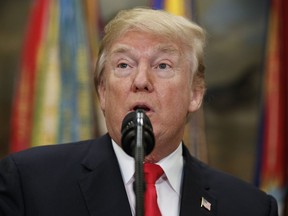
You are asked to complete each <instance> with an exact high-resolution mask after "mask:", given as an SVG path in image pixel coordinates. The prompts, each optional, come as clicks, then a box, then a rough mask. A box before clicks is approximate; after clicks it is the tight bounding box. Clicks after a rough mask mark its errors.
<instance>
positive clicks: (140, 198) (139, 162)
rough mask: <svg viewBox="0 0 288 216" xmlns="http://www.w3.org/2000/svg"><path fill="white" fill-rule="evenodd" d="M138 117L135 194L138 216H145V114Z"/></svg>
mask: <svg viewBox="0 0 288 216" xmlns="http://www.w3.org/2000/svg"><path fill="white" fill-rule="evenodd" d="M136 115H137V136H136V137H137V139H136V147H135V182H134V183H135V185H134V192H135V198H136V216H144V190H145V184H144V174H143V161H144V148H143V118H144V116H143V112H141V111H138V110H137V112H136Z"/></svg>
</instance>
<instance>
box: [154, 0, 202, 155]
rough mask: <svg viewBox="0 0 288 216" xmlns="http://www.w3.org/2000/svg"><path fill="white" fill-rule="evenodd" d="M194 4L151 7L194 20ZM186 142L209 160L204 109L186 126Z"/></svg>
mask: <svg viewBox="0 0 288 216" xmlns="http://www.w3.org/2000/svg"><path fill="white" fill-rule="evenodd" d="M193 3H194V1H191V0H151V1H150V6H151V8H153V9H157V10H165V11H167V12H169V13H172V14H175V15H177V16H183V17H186V18H188V19H190V20H193V19H196V17H195V16H192V15H193V14H192V9H193ZM184 142H185V144H186V146H187V147H188V148H189V150H190V152H191V153H192V154H193V155H194V156H195V157H197V158H199V159H201V160H202V161H207V160H208V159H207V146H206V138H205V132H204V115H203V110H202V108H201V109H200V110H199V111H197V112H196V113H193V114H192V115H191V118H190V119H189V122H188V123H187V125H186V129H185V134H184Z"/></svg>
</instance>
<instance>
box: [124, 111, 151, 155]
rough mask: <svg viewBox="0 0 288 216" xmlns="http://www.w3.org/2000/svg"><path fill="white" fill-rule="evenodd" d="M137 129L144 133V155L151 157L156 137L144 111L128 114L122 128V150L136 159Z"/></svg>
mask: <svg viewBox="0 0 288 216" xmlns="http://www.w3.org/2000/svg"><path fill="white" fill-rule="evenodd" d="M137 129H138V131H139V129H141V130H140V131H142V141H143V142H142V143H143V149H144V155H149V154H150V153H151V152H152V150H153V148H154V145H155V137H154V133H153V127H152V124H151V122H150V119H149V118H148V116H147V115H146V114H145V112H144V111H143V110H142V109H137V110H136V111H134V112H130V113H128V114H127V115H126V116H125V118H124V119H123V122H122V127H121V133H122V138H121V144H122V148H123V150H124V151H125V152H126V153H127V154H128V155H130V156H132V157H135V148H136V142H137Z"/></svg>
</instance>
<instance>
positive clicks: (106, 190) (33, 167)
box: [0, 135, 277, 216]
mask: <svg viewBox="0 0 288 216" xmlns="http://www.w3.org/2000/svg"><path fill="white" fill-rule="evenodd" d="M183 156H184V160H185V165H184V179H183V186H182V198H181V213H180V215H181V216H204V215H206V216H209V215H210V216H216V215H218V216H275V215H277V204H276V202H275V200H274V199H273V198H272V197H271V196H268V195H266V194H265V193H263V192H260V191H259V190H257V189H256V188H254V187H253V186H250V185H248V184H247V183H244V182H243V181H241V180H238V179H236V178H234V177H231V176H229V175H226V174H223V173H221V172H218V171H215V170H213V169H211V168H209V167H208V166H207V165H205V164H203V163H201V162H200V161H198V160H196V159H195V158H193V157H191V155H190V154H189V152H188V150H187V149H186V148H185V147H184V149H183ZM202 197H203V198H204V199H205V200H207V201H208V202H209V203H210V204H211V210H210V211H209V210H207V209H206V208H203V207H201V206H200V205H201V199H202ZM0 215H1V216H24V215H25V216H74V215H75V216H76V215H77V216H86V215H87V216H129V215H131V210H130V205H129V201H128V198H127V195H126V191H125V187H124V184H123V181H122V177H121V173H120V168H119V165H118V162H117V159H116V156H115V153H114V151H113V148H112V144H111V139H110V137H109V136H108V135H105V136H103V137H100V138H99V139H96V140H90V141H82V142H78V143H72V144H62V145H53V146H47V147H37V148H32V149H29V150H27V151H24V152H20V153H16V154H13V155H11V156H8V157H6V158H5V159H3V160H2V161H1V163H0Z"/></svg>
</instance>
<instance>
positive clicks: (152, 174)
mask: <svg viewBox="0 0 288 216" xmlns="http://www.w3.org/2000/svg"><path fill="white" fill-rule="evenodd" d="M163 173H164V171H163V169H162V168H161V167H160V166H159V165H157V164H153V163H144V174H145V180H146V183H147V184H155V182H156V181H157V180H158V179H159V178H160V177H161V176H162V175H163Z"/></svg>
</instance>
